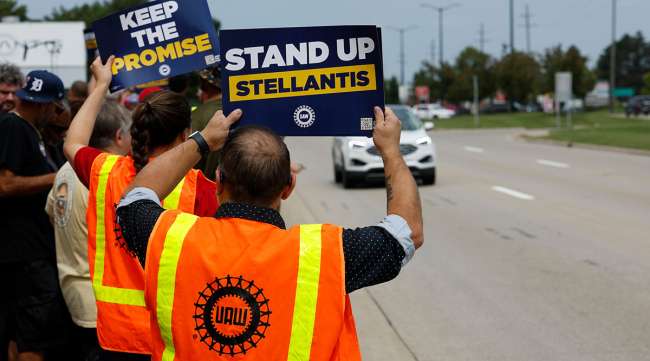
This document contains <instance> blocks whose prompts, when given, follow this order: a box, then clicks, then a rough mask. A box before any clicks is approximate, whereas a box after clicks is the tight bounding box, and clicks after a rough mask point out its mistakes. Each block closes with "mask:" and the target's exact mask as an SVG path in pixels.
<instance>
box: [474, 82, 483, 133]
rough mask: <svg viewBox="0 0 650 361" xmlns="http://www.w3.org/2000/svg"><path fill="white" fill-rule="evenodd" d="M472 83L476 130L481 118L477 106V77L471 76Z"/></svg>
mask: <svg viewBox="0 0 650 361" xmlns="http://www.w3.org/2000/svg"><path fill="white" fill-rule="evenodd" d="M473 83H474V127H475V128H478V127H479V126H480V125H481V118H480V115H479V104H478V76H476V75H474V76H473Z"/></svg>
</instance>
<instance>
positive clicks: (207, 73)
mask: <svg viewBox="0 0 650 361" xmlns="http://www.w3.org/2000/svg"><path fill="white" fill-rule="evenodd" d="M199 77H200V78H201V79H203V80H205V81H206V82H208V83H209V84H211V85H213V86H215V87H217V88H219V89H221V71H220V70H219V68H218V67H216V66H214V67H209V68H205V69H203V70H201V71H199Z"/></svg>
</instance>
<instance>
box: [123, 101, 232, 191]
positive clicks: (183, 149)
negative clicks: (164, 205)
mask: <svg viewBox="0 0 650 361" xmlns="http://www.w3.org/2000/svg"><path fill="white" fill-rule="evenodd" d="M241 115H242V112H241V110H239V109H237V110H235V111H233V112H232V113H230V114H229V115H228V117H226V116H224V115H223V112H222V111H221V110H219V111H218V112H216V113H215V115H214V116H213V117H212V119H210V122H208V125H207V126H206V127H205V129H203V130H202V131H201V135H202V136H203V138H204V139H205V141H206V142H207V143H208V146H209V147H210V151H215V150H219V149H220V148H221V147H222V146H223V144H224V143H225V141H226V138H227V137H228V132H229V130H230V126H231V125H232V124H234V123H235V122H236V121H238V120H239V118H240V117H241ZM199 159H201V154H200V153H199V147H198V144H197V143H196V142H195V141H194V140H192V139H188V140H187V141H185V142H183V143H181V144H179V145H178V146H176V147H174V148H173V149H171V150H168V151H167V152H165V153H163V154H162V155H161V156H159V157H156V159H154V160H152V161H151V162H149V164H147V166H146V167H144V168H143V169H142V170H141V171H140V172H139V173H138V175H137V176H136V177H135V179H134V180H133V182H132V183H131V185H130V186H129V188H128V189H127V190H126V192H125V193H124V194H127V193H128V192H129V191H130V190H131V189H133V188H138V187H144V188H149V189H151V190H153V191H154V192H155V193H156V194H157V195H158V198H159V199H164V198H165V197H167V195H169V193H171V191H172V190H174V187H175V186H176V184H178V182H180V181H181V179H182V178H183V177H184V176H185V174H187V172H188V171H189V170H190V169H192V167H194V165H195V164H196V162H198V161H199Z"/></svg>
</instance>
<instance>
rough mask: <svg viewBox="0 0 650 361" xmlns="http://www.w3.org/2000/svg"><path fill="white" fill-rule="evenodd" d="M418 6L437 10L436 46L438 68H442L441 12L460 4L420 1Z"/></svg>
mask: <svg viewBox="0 0 650 361" xmlns="http://www.w3.org/2000/svg"><path fill="white" fill-rule="evenodd" d="M420 6H421V7H423V8H427V9H431V10H434V11H437V12H438V46H439V50H438V60H439V61H440V68H442V64H443V63H444V60H445V58H444V55H443V49H444V46H443V44H444V43H443V38H444V36H443V35H444V34H443V29H444V28H443V14H444V12H445V11H447V10H451V9H453V8H457V7H459V6H460V4H459V3H451V4H449V5H445V6H435V5H431V4H427V3H422V4H420Z"/></svg>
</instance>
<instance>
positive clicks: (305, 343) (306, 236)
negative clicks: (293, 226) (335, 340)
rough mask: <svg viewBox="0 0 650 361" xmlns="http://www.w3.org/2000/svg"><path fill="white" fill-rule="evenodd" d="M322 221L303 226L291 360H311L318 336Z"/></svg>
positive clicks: (290, 343) (292, 325)
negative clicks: (316, 327)
mask: <svg viewBox="0 0 650 361" xmlns="http://www.w3.org/2000/svg"><path fill="white" fill-rule="evenodd" d="M321 247H322V244H321V225H320V224H308V225H301V226H300V256H299V258H298V281H297V284H296V299H295V303H294V306H293V323H292V324H291V340H290V341H289V354H288V357H287V360H289V361H308V360H309V356H310V353H311V344H312V338H313V336H314V321H315V320H316V301H317V300H318V284H319V279H320V259H321Z"/></svg>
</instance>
